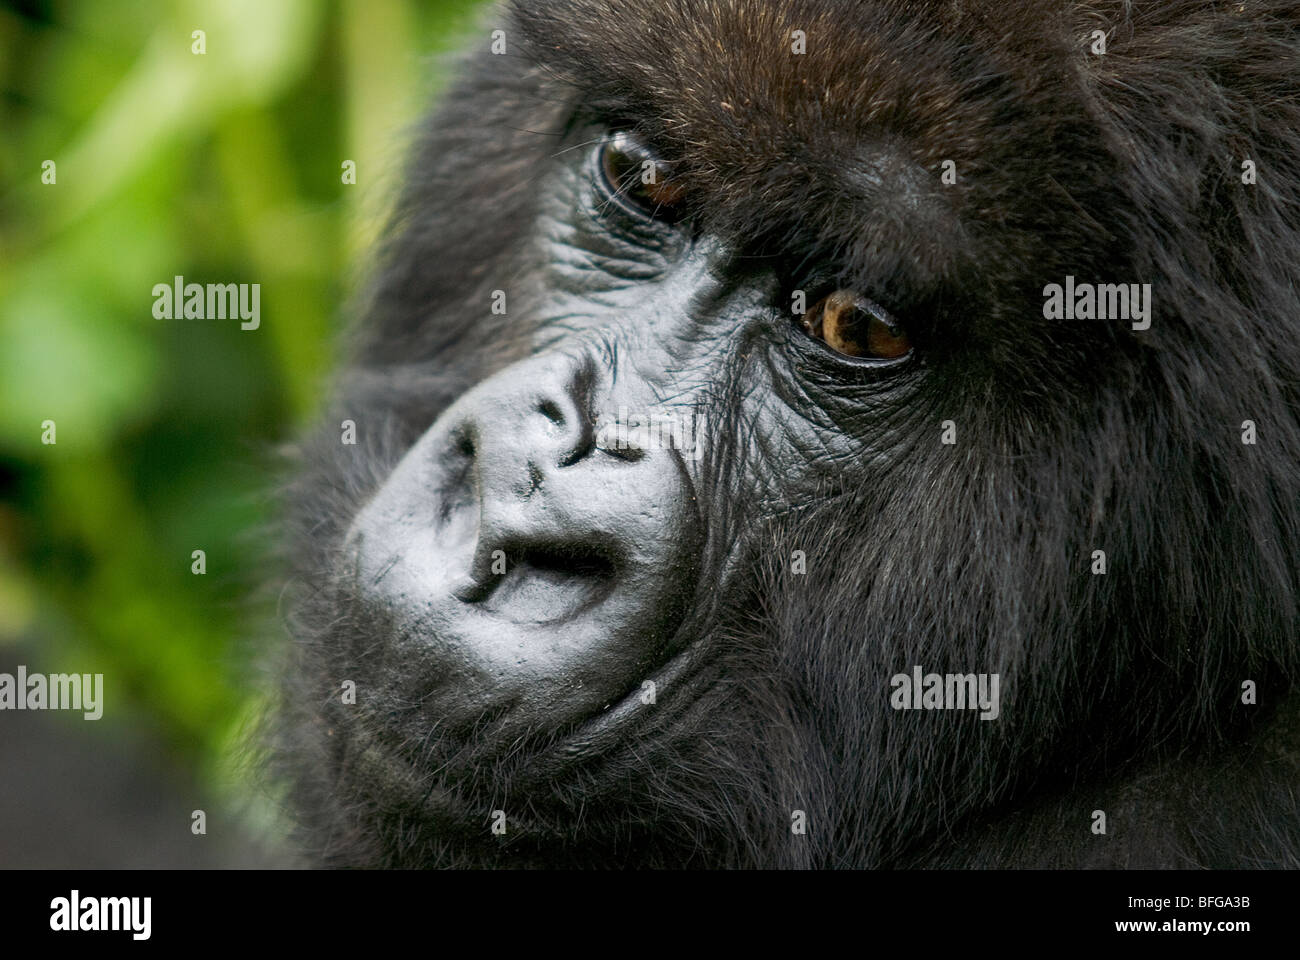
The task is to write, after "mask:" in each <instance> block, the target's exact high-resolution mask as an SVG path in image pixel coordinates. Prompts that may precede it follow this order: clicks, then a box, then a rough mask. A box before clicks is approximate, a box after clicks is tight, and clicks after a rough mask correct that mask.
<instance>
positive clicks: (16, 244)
mask: <svg viewBox="0 0 1300 960" xmlns="http://www.w3.org/2000/svg"><path fill="white" fill-rule="evenodd" d="M478 6H479V3H477V2H476V0H445V2H424V3H417V2H407V0H333V2H317V0H211V2H183V0H174V2H164V0H138V2H132V3H74V2H66V3H56V2H48V3H40V2H24V3H18V4H10V5H9V6H7V7H3V8H0V90H2V91H3V96H2V98H0V643H14V642H18V643H22V644H24V648H25V650H28V651H32V650H34V651H38V652H39V662H38V661H37V659H36V658H35V657H32V658H31V659H30V660H29V662H30V663H31V665H32V669H34V670H47V671H62V670H76V671H79V672H102V673H103V674H104V675H105V691H106V700H107V702H108V709H109V710H112V709H114V701H115V700H116V701H117V705H118V706H119V707H120V706H121V705H123V704H127V705H130V707H131V709H136V710H142V711H144V712H145V713H146V715H147V716H148V717H150V718H151V719H152V720H153V721H154V722H155V723H156V724H157V726H158V727H159V728H160V729H161V730H162V731H163V733H164V735H165V739H166V741H167V742H169V743H171V744H172V745H173V747H174V749H175V750H176V751H177V752H178V753H179V754H180V755H181V756H183V757H184V759H186V760H187V761H189V762H191V763H193V764H194V765H195V766H196V767H197V768H198V769H200V770H203V771H206V772H208V773H209V774H210V773H211V772H212V771H213V770H214V769H215V766H216V761H217V759H218V758H219V757H221V756H222V755H223V753H224V751H226V750H227V749H228V748H229V746H230V744H231V743H232V741H233V740H234V738H235V737H236V736H237V734H238V731H239V729H240V725H241V723H242V722H243V720H244V719H245V718H246V717H247V716H249V715H250V714H251V713H253V712H255V711H256V709H257V707H258V702H257V699H256V696H257V694H256V693H255V691H256V689H257V685H256V684H255V683H254V682H252V680H253V678H252V676H251V675H250V667H249V663H250V655H253V654H256V653H257V650H258V649H259V648H262V647H264V646H265V645H266V644H267V643H271V642H275V639H276V637H277V636H278V633H279V627H278V625H277V622H276V621H275V617H274V601H275V597H274V593H273V591H271V592H270V595H269V597H268V598H266V599H264V600H263V601H262V602H260V603H258V602H253V601H251V600H250V597H253V596H255V595H256V589H257V587H258V584H259V580H260V579H261V578H262V575H263V573H264V572H265V567H264V565H263V561H262V554H263V551H264V546H265V537H266V530H267V529H268V528H269V527H270V525H271V524H272V523H273V522H274V517H273V508H272V496H273V493H274V486H275V483H276V480H277V478H276V477H275V475H274V472H273V471H272V470H271V467H270V465H271V464H272V462H273V458H272V456H271V452H272V451H273V449H274V447H275V446H276V445H277V444H279V443H283V442H286V441H288V440H291V439H292V437H293V435H294V433H295V432H296V431H297V430H299V429H300V428H301V427H302V425H303V424H304V423H305V422H306V421H307V420H309V419H310V418H311V417H312V415H313V414H314V413H315V412H316V410H317V407H318V404H319V402H320V398H321V395H322V392H323V389H324V385H325V382H326V377H327V374H328V371H329V367H330V363H331V360H332V346H331V344H332V343H333V340H334V339H335V333H336V331H337V329H338V327H339V325H340V322H341V316H342V307H341V304H343V303H344V302H345V301H346V298H347V296H348V294H349V293H350V292H351V290H352V287H353V284H354V283H355V281H356V277H357V274H358V268H359V265H360V263H361V261H362V255H363V252H364V250H365V249H366V247H367V245H368V244H369V242H370V241H371V239H373V236H374V234H375V232H376V228H377V226H378V224H379V223H380V222H381V220H382V213H383V211H384V206H385V203H386V202H387V199H388V198H389V197H390V193H391V189H392V187H393V185H394V182H395V181H396V180H397V178H398V175H399V173H400V165H401V161H402V158H403V156H404V152H405V150H404V141H405V131H406V130H407V129H409V126H410V125H411V124H412V123H414V122H415V121H416V120H417V119H418V116H419V114H420V112H421V110H422V109H423V108H424V107H425V106H426V105H427V102H428V100H429V98H430V97H431V96H432V95H433V93H434V92H435V91H436V88H437V86H438V84H439V83H440V82H441V80H442V76H443V71H444V68H445V58H444V57H439V56H438V54H440V53H442V52H444V51H446V50H449V49H452V48H454V47H457V46H459V45H461V43H462V42H463V41H464V40H465V39H466V37H467V36H468V31H469V30H471V29H472V28H473V27H474V26H475V23H476V19H477V17H478V10H477V7H478ZM196 30H202V31H204V35H205V36H204V42H205V46H206V52H205V53H203V54H197V53H195V52H193V46H194V39H193V32H194V31H196ZM484 36H486V33H485V34H484ZM49 160H52V161H54V164H55V166H54V171H55V182H54V183H52V184H51V183H43V182H42V171H43V167H42V165H43V163H44V162H45V161H49ZM345 160H354V161H355V162H356V171H357V175H356V179H357V183H356V185H355V186H351V185H345V184H344V183H343V182H342V176H341V172H342V164H343V161H345ZM178 274H179V275H182V276H184V277H185V278H186V280H187V281H192V282H199V283H208V282H221V283H229V282H248V283H260V284H261V315H262V322H261V327H260V328H259V329H258V330H256V331H241V330H240V328H239V323H238V321H237V320H236V321H221V320H211V319H209V320H180V319H178V320H158V319H155V318H154V316H153V313H152V307H153V297H152V292H151V291H152V288H153V286H154V284H156V283H170V282H171V279H172V278H173V277H174V276H176V275H178ZM47 420H52V421H54V422H55V424H56V429H57V434H56V436H57V442H56V443H55V444H54V445H47V444H43V443H42V423H43V422H44V421H47ZM196 549H202V550H204V551H205V552H206V556H207V573H206V575H204V576H196V575H193V574H192V573H191V562H192V561H191V553H192V551H194V550H196Z"/></svg>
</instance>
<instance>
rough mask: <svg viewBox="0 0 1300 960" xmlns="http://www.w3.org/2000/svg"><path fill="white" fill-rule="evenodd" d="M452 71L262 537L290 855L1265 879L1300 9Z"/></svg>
mask: <svg viewBox="0 0 1300 960" xmlns="http://www.w3.org/2000/svg"><path fill="white" fill-rule="evenodd" d="M484 28H485V29H483V31H482V32H481V33H480V34H478V35H477V37H476V38H475V40H474V43H473V46H472V49H470V50H469V51H468V52H467V53H465V54H464V55H463V57H462V59H461V60H460V61H459V67H458V70H459V73H458V79H457V81H456V82H455V83H454V85H453V86H452V88H451V89H450V91H449V92H448V93H447V94H446V95H445V96H444V97H442V99H441V103H440V105H439V106H438V107H437V108H436V110H435V111H434V113H433V114H432V116H431V118H430V119H429V120H427V122H425V123H423V124H422V125H421V127H420V129H419V132H418V142H417V143H416V144H415V145H414V146H413V150H412V155H411V159H410V160H409V165H408V167H407V169H406V173H405V174H404V187H403V189H402V191H401V193H400V196H399V197H398V198H397V199H396V201H395V212H394V214H393V217H392V220H391V222H390V224H389V226H388V228H387V231H386V233H385V234H384V239H383V240H382V242H381V243H380V247H379V249H378V250H377V251H376V254H375V260H374V267H373V271H372V275H371V280H370V281H369V282H368V284H367V285H366V286H365V289H364V293H363V294H362V296H361V298H360V302H359V303H358V304H357V306H356V309H355V311H354V316H355V320H356V322H355V323H354V332H353V334H352V336H351V338H350V340H349V341H348V344H347V348H346V350H347V358H346V362H345V364H344V365H343V367H342V369H341V370H340V372H339V373H338V375H337V380H336V383H335V384H334V387H333V389H332V394H331V399H330V401H329V404H328V407H327V415H326V416H325V417H324V418H323V422H322V424H321V425H320V426H319V427H318V428H317V429H315V430H314V431H313V432H312V433H311V434H310V436H309V437H307V438H306V439H305V440H304V441H303V443H302V444H301V446H300V448H299V451H298V453H299V456H298V457H297V459H296V465H295V467H294V479H293V481H292V482H291V483H290V484H289V486H288V505H287V508H286V511H285V512H286V516H287V526H288V530H287V532H286V534H285V539H284V542H285V543H286V544H287V546H286V554H287V555H288V556H289V558H290V559H289V560H288V561H287V563H288V564H289V567H290V569H289V571H288V574H287V577H286V579H287V581H288V582H287V585H286V610H287V613H286V619H287V629H288V632H289V634H290V635H291V642H289V643H287V644H286V648H287V653H286V655H285V660H286V663H285V665H284V670H283V676H284V683H283V685H282V687H281V694H280V699H281V701H282V706H281V708H280V709H279V716H280V720H279V722H278V723H277V725H276V730H277V733H276V737H275V747H276V750H275V753H276V755H277V756H278V757H279V759H280V769H281V770H282V774H283V776H285V778H286V781H285V782H286V783H287V785H288V786H287V796H288V798H289V805H290V807H291V809H292V811H293V815H294V820H295V825H296V829H297V831H298V838H299V841H300V843H301V848H302V849H303V850H304V851H305V852H306V856H308V857H309V858H310V859H311V861H312V862H314V863H317V864H320V865H327V866H344V867H426V866H427V867H619V868H626V867H649V868H678V867H709V868H718V867H722V868H732V867H768V868H833V867H857V868H889V867H897V868H916V867H1031V866H1032V867H1063V868H1068V867H1085V866H1090V867H1091V866H1107V867H1213V868H1226V867H1283V866H1288V867H1295V866H1300V789H1298V788H1297V786H1298V784H1300V691H1297V679H1298V675H1297V638H1298V633H1297V627H1298V625H1300V608H1298V606H1297V601H1298V591H1300V575H1298V573H1297V571H1300V3H1297V2H1294V0H1241V2H1232V3H1221V2H1211V0H1159V2H1157V0H1150V2H1134V0H1052V2H1043V0H864V2H854V0H658V2H656V3H652V4H622V3H612V2H609V0H526V2H525V0H519V2H516V3H514V4H512V5H506V6H502V7H496V8H493V9H492V11H491V16H490V17H489V18H488V20H487V21H486V22H485V24H484Z"/></svg>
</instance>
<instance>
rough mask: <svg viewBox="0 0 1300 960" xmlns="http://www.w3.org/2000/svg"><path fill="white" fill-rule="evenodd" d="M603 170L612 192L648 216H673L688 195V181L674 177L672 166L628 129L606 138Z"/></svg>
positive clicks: (601, 165)
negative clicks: (684, 181) (684, 182)
mask: <svg viewBox="0 0 1300 960" xmlns="http://www.w3.org/2000/svg"><path fill="white" fill-rule="evenodd" d="M600 170H601V173H602V174H604V177H605V183H606V186H607V187H608V188H609V190H610V192H611V193H613V194H614V196H615V197H616V198H617V199H619V200H620V201H622V202H623V204H624V205H625V206H629V207H631V208H633V209H634V210H636V211H637V212H639V213H641V214H643V215H644V216H648V217H656V218H658V219H660V220H671V219H673V218H674V217H675V216H676V214H677V213H678V208H679V207H680V205H681V202H682V200H683V199H684V198H685V196H686V187H685V184H683V183H682V182H681V180H674V179H673V172H672V167H671V166H670V165H669V164H667V163H666V162H664V161H663V160H660V159H659V158H658V157H657V156H655V154H654V153H653V152H652V151H651V150H650V149H649V148H648V147H646V146H645V144H643V143H642V142H641V141H640V140H638V139H637V138H636V137H635V136H633V135H632V134H630V133H628V132H626V131H619V132H617V133H614V134H613V135H611V136H610V138H609V139H608V140H606V141H605V144H604V146H603V147H602V148H601V151H600Z"/></svg>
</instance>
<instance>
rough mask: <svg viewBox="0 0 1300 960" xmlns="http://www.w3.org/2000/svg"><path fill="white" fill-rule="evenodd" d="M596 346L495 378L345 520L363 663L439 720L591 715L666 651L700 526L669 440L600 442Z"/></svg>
mask: <svg viewBox="0 0 1300 960" xmlns="http://www.w3.org/2000/svg"><path fill="white" fill-rule="evenodd" d="M592 396H593V391H592V385H591V367H590V364H584V362H583V361H582V360H581V359H578V358H574V357H570V356H568V355H565V354H562V353H555V354H551V355H547V356H543V357H538V358H536V359H534V360H529V361H526V362H524V363H521V364H517V365H515V366H513V367H511V368H509V369H507V370H505V371H503V372H501V373H500V374H498V375H496V376H494V377H492V378H490V379H489V380H487V381H485V382H484V383H482V384H480V385H479V386H478V387H477V388H475V389H474V390H472V391H470V392H469V393H467V394H466V395H465V396H464V397H462V398H461V399H460V400H459V401H458V402H457V403H456V404H455V405H453V406H452V407H451V408H449V409H448V410H447V411H446V412H445V413H444V414H443V415H442V416H441V417H440V418H439V419H438V420H437V421H436V422H435V423H434V424H433V426H431V427H430V428H429V430H428V431H427V432H426V433H425V434H424V436H423V437H422V438H421V439H420V440H419V441H418V442H417V443H416V444H415V446H414V447H413V448H412V449H411V450H410V451H409V452H408V453H407V455H406V456H405V458H404V459H403V460H402V461H401V462H400V463H399V464H398V466H397V467H396V469H395V470H394V471H393V473H392V474H391V475H390V476H389V478H388V479H387V481H386V482H385V483H384V484H383V486H382V487H381V488H380V489H379V491H378V492H377V493H376V495H375V496H374V498H373V499H372V500H371V502H370V503H369V504H368V505H367V506H366V507H365V508H364V509H363V510H362V511H361V512H360V513H359V515H358V516H357V518H356V520H355V522H354V523H353V525H352V528H351V530H350V533H349V538H348V550H349V558H350V561H351V563H352V569H353V585H352V586H353V589H354V590H355V592H356V595H357V599H358V600H359V603H358V607H359V613H358V616H360V617H361V619H362V620H363V621H364V624H365V626H366V628H367V630H368V631H369V632H370V634H371V636H372V639H373V641H375V642H376V643H378V641H380V638H381V636H382V635H383V634H390V635H391V636H389V637H388V638H387V641H386V642H390V643H392V644H393V645H394V647H395V653H396V656H392V655H389V656H388V657H385V665H384V666H382V667H380V666H378V665H376V664H371V665H369V666H368V665H367V664H366V662H365V656H364V653H361V652H360V651H359V660H360V661H361V662H360V663H358V664H357V666H358V668H359V669H360V670H362V671H363V672H364V671H366V670H372V671H374V672H375V673H377V675H375V676H371V677H370V679H371V681H372V682H378V683H380V684H381V685H383V686H385V687H387V688H389V689H388V692H389V694H390V695H391V697H392V698H393V699H394V700H395V701H397V702H400V703H402V704H405V705H407V706H415V705H418V706H419V707H420V709H422V710H423V711H424V712H425V714H426V717H427V718H428V719H429V720H432V721H434V722H435V723H436V724H437V726H438V727H439V728H440V729H441V730H442V731H443V732H445V733H451V734H459V735H461V736H464V735H466V734H469V733H475V734H476V735H478V734H481V733H482V732H483V731H482V730H481V729H480V728H478V726H477V725H481V724H482V723H483V722H484V718H491V720H492V722H494V723H495V724H499V725H500V729H499V730H498V731H497V732H498V733H501V734H507V733H520V732H524V731H528V732H537V731H539V730H546V729H554V728H556V727H560V726H563V725H565V724H568V723H572V722H575V721H579V720H582V719H585V718H587V717H590V716H593V715H595V714H597V713H599V712H600V711H601V710H603V709H604V708H605V707H607V706H609V705H610V704H611V703H613V702H614V701H616V700H619V699H620V698H622V697H624V696H625V695H626V694H628V693H629V692H630V691H632V690H635V689H637V688H639V686H640V684H641V682H642V680H643V679H644V678H645V676H646V674H647V673H648V672H650V671H652V670H653V669H654V668H655V667H656V666H659V665H660V664H662V663H663V662H664V661H665V660H666V659H668V658H669V657H671V655H672V654H673V652H674V651H672V650H670V649H669V641H670V640H671V639H672V636H673V633H674V628H675V627H676V625H677V624H678V623H679V621H680V619H681V617H682V615H683V611H684V608H685V605H686V602H687V600H688V596H689V592H690V589H691V588H692V587H693V585H694V576H693V575H694V572H695V565H696V563H697V558H698V554H699V549H700V541H701V533H700V525H699V522H698V519H697V515H696V506H695V501H694V498H693V496H692V494H691V482H690V479H689V476H688V474H687V472H686V470H685V468H684V465H683V463H682V460H681V459H680V457H679V455H678V454H677V452H676V451H674V450H671V449H641V448H639V447H638V448H633V449H617V450H609V449H604V448H602V446H601V445H600V443H599V442H598V438H597V436H596V434H595V430H594V426H593V420H594V417H593V415H592V403H593V400H592Z"/></svg>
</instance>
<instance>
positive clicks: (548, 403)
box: [537, 400, 564, 427]
mask: <svg viewBox="0 0 1300 960" xmlns="http://www.w3.org/2000/svg"><path fill="white" fill-rule="evenodd" d="M537 409H538V410H540V411H541V413H542V416H544V417H545V418H546V419H547V420H549V421H551V423H553V424H555V425H556V426H557V427H562V426H564V411H563V410H561V409H560V407H559V405H558V404H557V403H555V401H553V400H543V401H542V402H541V403H540V404H538V407H537Z"/></svg>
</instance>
